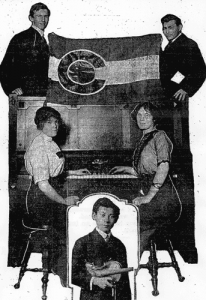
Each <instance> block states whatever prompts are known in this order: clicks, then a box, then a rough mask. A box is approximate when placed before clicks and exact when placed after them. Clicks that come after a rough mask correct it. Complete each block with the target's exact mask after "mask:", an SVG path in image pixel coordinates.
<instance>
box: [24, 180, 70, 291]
mask: <svg viewBox="0 0 206 300" xmlns="http://www.w3.org/2000/svg"><path fill="white" fill-rule="evenodd" d="M49 182H50V184H51V186H52V187H53V188H54V189H55V190H56V191H57V192H58V193H59V194H60V195H61V196H63V197H66V195H63V194H64V188H63V183H62V178H61V177H56V178H52V179H50V180H49ZM27 210H28V213H29V214H28V216H29V221H30V224H29V225H30V226H33V227H41V226H42V225H49V228H50V229H49V238H50V245H51V267H52V270H53V271H54V272H55V273H56V274H57V275H59V276H60V278H61V282H62V285H65V283H66V274H67V270H66V265H67V263H66V262H67V261H66V210H67V206H66V205H63V204H60V203H57V202H55V201H52V200H50V199H49V198H48V197H47V196H46V195H45V194H44V193H43V192H42V191H41V190H40V189H39V187H38V185H37V184H34V183H32V184H31V187H30V189H29V192H28V196H27Z"/></svg>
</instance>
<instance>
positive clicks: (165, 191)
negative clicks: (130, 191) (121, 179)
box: [139, 175, 181, 253]
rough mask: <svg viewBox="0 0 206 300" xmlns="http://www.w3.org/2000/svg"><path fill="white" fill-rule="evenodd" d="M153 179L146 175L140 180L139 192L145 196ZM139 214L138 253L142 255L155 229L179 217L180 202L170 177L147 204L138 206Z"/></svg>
mask: <svg viewBox="0 0 206 300" xmlns="http://www.w3.org/2000/svg"><path fill="white" fill-rule="evenodd" d="M153 178H154V176H153V175H151V176H150V175H147V176H142V178H141V179H140V189H139V190H142V192H143V193H144V194H145V195H147V193H148V191H149V189H150V187H151V185H152V183H153ZM139 196H142V194H139ZM139 212H140V248H141V250H140V251H141V253H142V252H143V251H144V249H145V248H147V246H148V241H149V240H150V238H151V236H152V235H153V234H154V233H155V231H156V230H157V229H159V228H162V227H165V226H168V225H170V224H172V223H174V222H175V221H176V220H177V219H178V218H179V217H180V214H181V202H180V198H179V195H178V193H177V190H176V188H175V186H174V184H173V182H172V179H171V177H170V176H168V177H167V178H166V180H165V182H164V185H163V186H162V187H161V188H160V190H159V191H158V193H157V194H156V195H155V196H154V198H153V199H152V200H151V201H150V202H149V203H146V204H142V205H140V207H139Z"/></svg>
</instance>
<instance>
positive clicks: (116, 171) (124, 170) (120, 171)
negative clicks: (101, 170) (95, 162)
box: [109, 166, 137, 176]
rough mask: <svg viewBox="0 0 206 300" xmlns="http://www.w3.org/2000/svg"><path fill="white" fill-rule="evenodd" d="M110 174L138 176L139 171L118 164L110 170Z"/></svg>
mask: <svg viewBox="0 0 206 300" xmlns="http://www.w3.org/2000/svg"><path fill="white" fill-rule="evenodd" d="M109 174H130V175H133V176H137V173H136V172H135V170H134V169H133V168H132V167H128V166H116V167H114V168H112V169H111V170H110V171H109Z"/></svg>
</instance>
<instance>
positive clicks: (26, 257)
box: [14, 239, 31, 289]
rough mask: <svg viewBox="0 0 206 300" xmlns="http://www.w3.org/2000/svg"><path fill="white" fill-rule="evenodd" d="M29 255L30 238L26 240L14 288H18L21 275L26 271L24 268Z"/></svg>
mask: <svg viewBox="0 0 206 300" xmlns="http://www.w3.org/2000/svg"><path fill="white" fill-rule="evenodd" d="M30 255H31V247H30V239H29V240H28V242H27V245H26V249H25V251H24V256H23V259H22V262H21V269H20V271H19V278H18V282H17V283H16V284H15V285H14V288H15V289H19V288H20V282H21V280H22V278H23V276H24V274H25V272H26V268H27V265H28V261H29V258H30Z"/></svg>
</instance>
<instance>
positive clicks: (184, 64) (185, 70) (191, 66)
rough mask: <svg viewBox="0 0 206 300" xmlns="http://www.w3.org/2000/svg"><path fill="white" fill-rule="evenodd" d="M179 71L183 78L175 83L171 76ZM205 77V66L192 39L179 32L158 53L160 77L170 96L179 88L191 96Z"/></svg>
mask: <svg viewBox="0 0 206 300" xmlns="http://www.w3.org/2000/svg"><path fill="white" fill-rule="evenodd" d="M178 71H179V72H180V73H181V74H182V75H184V76H185V78H184V79H183V80H182V81H181V83H179V84H177V83H174V82H172V81H171V78H172V77H173V76H174V75H175V74H176V73H177V72H178ZM205 78H206V66H205V62H204V60H203V57H202V55H201V52H200V50H199V48H198V45H197V43H196V42H194V41H193V40H191V39H189V38H188V37H187V36H186V35H185V34H181V35H180V36H179V37H178V38H177V39H176V40H175V41H174V42H172V43H171V44H170V45H168V47H167V46H166V48H165V50H164V51H162V52H161V54H160V79H161V83H162V86H163V88H164V89H165V93H166V95H167V97H168V98H171V97H172V96H173V95H174V94H175V93H176V92H177V91H178V90H179V89H183V90H184V91H186V92H187V94H188V96H189V97H191V96H193V95H194V94H195V93H196V92H197V91H198V90H199V88H200V87H201V85H202V84H203V82H204V80H205Z"/></svg>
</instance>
